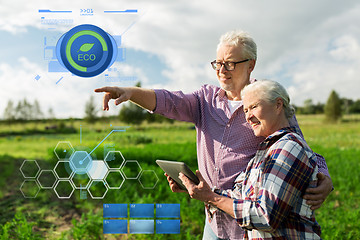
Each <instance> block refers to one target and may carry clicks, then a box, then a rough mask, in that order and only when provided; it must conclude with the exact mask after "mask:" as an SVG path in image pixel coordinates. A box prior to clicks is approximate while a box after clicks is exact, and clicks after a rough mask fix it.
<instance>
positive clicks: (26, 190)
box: [20, 179, 40, 198]
mask: <svg viewBox="0 0 360 240" xmlns="http://www.w3.org/2000/svg"><path fill="white" fill-rule="evenodd" d="M20 191H21V193H22V195H23V196H24V197H25V198H36V196H37V195H38V193H39V191H40V187H39V185H38V183H37V182H36V180H35V179H34V180H29V179H26V180H24V182H23V183H22V184H21V186H20Z"/></svg>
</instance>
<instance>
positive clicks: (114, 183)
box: [105, 170, 125, 189]
mask: <svg viewBox="0 0 360 240" xmlns="http://www.w3.org/2000/svg"><path fill="white" fill-rule="evenodd" d="M124 181H125V178H124V176H123V175H122V174H121V172H120V170H110V171H109V172H108V174H107V175H106V177H105V183H106V184H107V186H108V187H109V189H120V188H121V186H122V185H123V183H124Z"/></svg>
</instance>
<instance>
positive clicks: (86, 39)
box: [56, 24, 117, 77]
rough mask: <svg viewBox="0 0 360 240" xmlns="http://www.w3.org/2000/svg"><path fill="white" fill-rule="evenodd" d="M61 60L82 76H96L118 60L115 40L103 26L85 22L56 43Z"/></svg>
mask: <svg viewBox="0 0 360 240" xmlns="http://www.w3.org/2000/svg"><path fill="white" fill-rule="evenodd" d="M56 55H57V58H58V60H59V62H60V63H61V64H62V65H63V66H64V67H65V68H66V69H68V70H69V71H70V72H72V73H73V74H75V75H77V76H80V77H94V76H96V75H99V74H100V73H102V72H103V71H105V70H106V69H107V68H108V67H109V66H111V64H113V63H114V62H115V60H116V56H117V45H116V42H115V40H114V39H113V38H112V37H111V36H110V35H109V34H108V33H106V32H105V31H104V30H102V29H101V28H99V27H97V26H94V25H90V24H83V25H79V26H76V27H74V28H72V29H71V30H70V31H69V32H67V33H65V34H64V35H63V36H62V37H61V38H60V39H59V41H58V43H57V45H56Z"/></svg>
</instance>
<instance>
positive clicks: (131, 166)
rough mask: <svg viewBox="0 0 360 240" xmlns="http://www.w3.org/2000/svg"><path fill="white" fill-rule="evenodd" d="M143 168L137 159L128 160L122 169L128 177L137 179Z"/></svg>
mask: <svg viewBox="0 0 360 240" xmlns="http://www.w3.org/2000/svg"><path fill="white" fill-rule="evenodd" d="M141 170H142V169H141V167H140V164H139V163H138V161H136V160H127V161H126V162H125V164H124V166H123V167H122V169H121V171H122V173H123V174H124V176H125V178H126V179H137V178H138V177H139V175H140V173H141Z"/></svg>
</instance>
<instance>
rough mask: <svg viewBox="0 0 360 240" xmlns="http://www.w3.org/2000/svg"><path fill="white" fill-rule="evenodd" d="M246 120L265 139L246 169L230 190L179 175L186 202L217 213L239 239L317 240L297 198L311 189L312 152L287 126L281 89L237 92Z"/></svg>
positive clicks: (269, 85) (310, 214)
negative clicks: (231, 223) (240, 232)
mask: <svg viewBox="0 0 360 240" xmlns="http://www.w3.org/2000/svg"><path fill="white" fill-rule="evenodd" d="M241 97H242V101H243V109H244V112H245V116H246V120H247V122H248V123H249V124H250V126H251V127H252V129H253V131H254V133H255V135H256V136H263V137H265V140H264V141H263V142H262V143H261V144H260V145H259V147H258V150H257V153H256V155H255V157H254V158H253V159H252V160H251V161H250V162H249V164H248V166H247V168H246V171H245V172H242V173H240V174H239V176H238V177H237V178H236V180H235V184H234V187H233V189H231V190H219V189H213V190H212V189H210V187H209V185H208V184H207V183H206V182H205V181H204V179H203V178H202V176H201V174H200V172H199V171H196V174H197V176H198V177H199V179H200V183H199V184H198V185H195V184H194V183H193V182H191V181H190V180H189V179H188V178H187V177H186V176H185V175H183V174H182V173H180V175H179V177H180V179H181V180H182V181H183V183H184V185H185V186H186V187H187V189H188V192H189V195H190V197H191V198H194V199H198V200H201V201H203V202H205V203H206V204H208V206H209V208H208V211H209V213H210V214H213V213H214V211H218V210H219V209H220V210H222V211H224V212H226V213H228V214H229V215H231V216H232V217H234V218H235V219H236V221H237V222H238V224H239V225H240V226H241V227H242V228H244V229H245V230H246V231H245V234H244V239H320V226H319V225H318V223H317V222H316V220H315V215H314V211H312V210H311V209H310V206H309V205H307V204H306V201H305V199H303V195H304V193H305V190H306V188H307V187H308V186H310V187H311V186H314V187H315V186H316V174H317V171H318V170H317V165H316V162H315V159H316V157H315V154H314V153H313V151H312V150H311V149H310V148H309V146H308V145H307V144H306V142H305V141H304V140H303V139H302V138H301V137H300V136H299V135H298V134H296V133H295V130H294V129H292V128H290V125H289V121H288V119H290V118H291V117H292V115H293V114H294V109H293V108H292V107H291V105H290V104H289V102H290V99H289V96H288V94H287V92H286V90H285V89H284V88H283V87H282V86H281V85H280V84H279V83H277V82H274V81H269V80H263V81H257V82H255V83H252V84H250V85H248V86H246V87H245V88H244V89H243V90H242V92H241Z"/></svg>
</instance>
